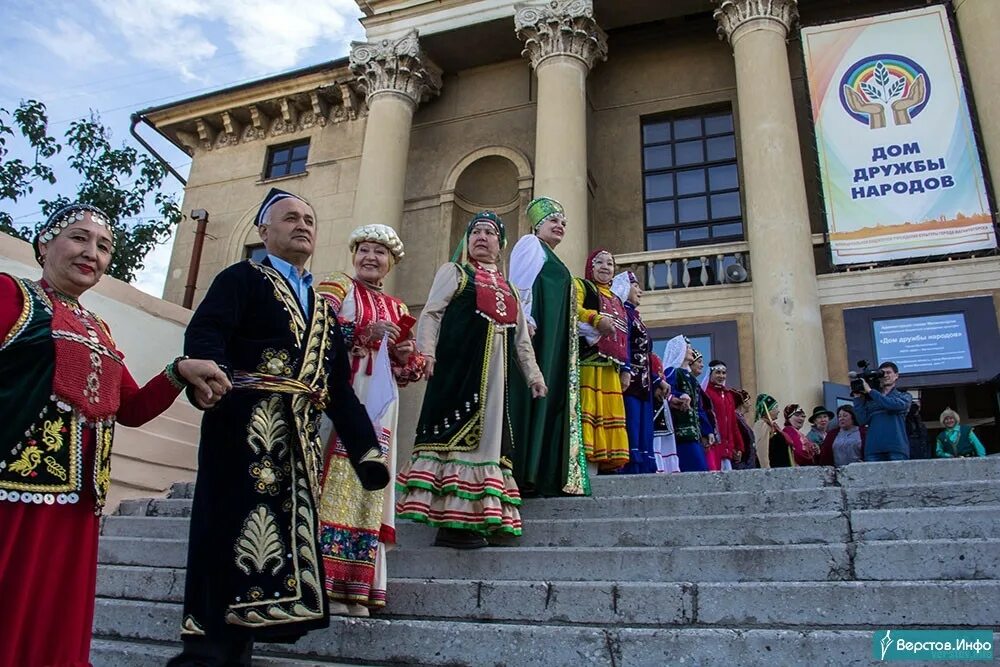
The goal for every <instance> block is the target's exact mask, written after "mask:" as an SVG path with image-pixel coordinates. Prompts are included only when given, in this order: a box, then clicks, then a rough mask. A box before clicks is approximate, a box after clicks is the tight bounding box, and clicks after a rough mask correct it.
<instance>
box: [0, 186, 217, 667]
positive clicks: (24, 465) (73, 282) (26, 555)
mask: <svg viewBox="0 0 1000 667" xmlns="http://www.w3.org/2000/svg"><path fill="white" fill-rule="evenodd" d="M113 239H114V237H113V235H112V231H111V227H110V223H109V221H108V216H107V215H105V214H104V213H103V212H101V211H100V210H99V209H97V208H95V207H93V206H89V205H85V204H71V205H70V206H67V207H64V208H62V209H60V210H58V211H56V212H55V213H53V214H52V216H50V217H49V219H48V221H47V222H46V224H45V226H44V227H43V228H42V230H41V231H40V233H39V236H38V237H36V239H35V256H36V259H37V260H38V262H39V263H40V264H41V265H42V279H41V280H39V281H33V280H26V279H22V278H14V277H12V276H9V275H6V274H0V373H2V374H3V377H4V382H3V385H2V386H0V406H3V407H2V413H0V414H2V416H0V526H2V527H3V531H2V534H0V600H2V604H3V606H4V610H5V612H4V614H3V621H2V622H0V667H41V666H44V667H83V666H85V665H89V664H90V662H89V654H90V637H91V626H92V625H93V618H94V589H95V585H96V580H97V532H98V524H99V521H98V519H99V516H100V513H101V508H102V507H103V505H104V500H105V497H106V494H107V490H108V485H109V484H110V481H111V466H110V459H111V443H112V438H113V434H114V425H115V423H116V422H120V423H122V424H125V425H126V426H140V425H142V424H144V423H146V422H147V421H149V420H151V419H153V418H154V417H156V416H157V415H158V414H160V413H161V412H163V411H164V410H166V409H167V408H168V407H169V406H170V404H171V403H173V401H174V399H175V398H176V397H177V395H178V393H180V391H181V389H182V388H183V387H184V386H185V385H186V384H187V383H191V384H192V385H193V386H194V387H195V390H196V392H197V393H196V397H197V399H198V401H199V402H201V403H202V404H203V405H205V406H208V405H211V404H213V403H214V402H215V401H217V400H218V399H219V398H221V396H222V394H224V393H225V392H226V391H227V390H228V388H229V380H228V379H227V378H226V376H225V373H223V371H222V370H221V369H220V368H219V367H218V366H216V365H215V363H214V362H211V361H200V360H194V359H177V360H175V361H174V362H173V363H171V364H170V365H169V366H168V367H167V368H166V370H165V371H164V372H163V373H161V374H159V375H157V376H156V377H154V378H153V379H152V380H150V381H149V382H148V383H147V384H146V386H144V387H142V388H141V389H140V388H139V387H138V385H137V384H136V382H135V380H133V379H132V376H131V375H130V374H129V372H128V369H127V368H126V367H125V365H124V363H123V355H122V354H121V352H120V351H119V350H118V349H117V347H116V346H115V343H114V340H113V339H112V338H111V332H110V331H109V329H108V327H107V325H106V324H105V323H104V321H103V320H101V318H100V317H98V316H97V315H95V314H94V313H91V312H90V311H88V310H87V309H86V308H84V307H83V306H81V305H80V303H79V301H77V299H78V298H79V297H80V295H81V294H83V293H84V292H86V291H87V290H88V289H90V288H91V287H93V286H94V285H96V284H97V282H98V281H99V280H100V278H101V276H102V275H103V273H104V271H105V269H107V267H108V264H109V262H110V261H111V254H112V251H113Z"/></svg>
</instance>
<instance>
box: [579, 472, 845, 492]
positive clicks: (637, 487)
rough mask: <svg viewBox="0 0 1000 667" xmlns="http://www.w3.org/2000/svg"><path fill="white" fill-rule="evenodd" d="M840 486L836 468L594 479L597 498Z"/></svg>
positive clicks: (603, 477)
mask: <svg viewBox="0 0 1000 667" xmlns="http://www.w3.org/2000/svg"><path fill="white" fill-rule="evenodd" d="M835 484H836V470H835V469H834V468H821V467H811V468H800V469H799V471H798V472H796V470H795V469H794V468H774V469H766V470H764V469H756V470H735V471H730V472H698V473H685V474H682V475H598V476H597V477H592V478H591V480H590V486H591V491H592V493H593V495H594V496H595V497H599V498H607V497H613V496H638V495H642V496H653V495H670V494H690V493H721V492H727V491H750V492H757V491H782V490H788V489H818V488H822V487H825V486H834V485H835Z"/></svg>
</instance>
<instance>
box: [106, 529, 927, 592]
mask: <svg viewBox="0 0 1000 667" xmlns="http://www.w3.org/2000/svg"><path fill="white" fill-rule="evenodd" d="M97 557H98V562H99V563H102V564H107V565H147V566H150V567H168V568H183V567H185V565H186V562H187V543H186V542H184V541H181V540H164V539H154V538H146V539H137V538H130V537H105V538H103V539H102V540H101V541H100V543H99V545H98V554H97ZM388 567H389V576H391V577H402V578H411V579H413V578H417V579H422V578H427V579H432V578H434V577H437V576H440V575H441V574H442V573H461V574H462V575H463V576H464V577H466V578H468V579H473V580H477V579H500V580H522V579H530V580H539V581H548V580H564V581H593V580H602V579H609V578H613V579H615V580H626V581H740V580H747V581H789V580H791V581H826V580H839V579H846V578H847V577H848V576H849V575H850V559H849V557H848V549H847V545H846V544H822V545H780V546H757V547H747V546H712V547H677V548H672V549H671V548H666V549H665V548H660V547H624V548H623V547H598V548H588V547H494V548H487V549H479V550H477V551H475V552H465V551H459V550H456V549H441V548H436V547H415V548H412V549H406V548H403V549H398V550H396V551H394V552H393V553H392V556H390V558H389V559H388ZM939 569H940V568H939ZM945 569H946V568H945ZM935 571H937V570H935ZM914 576H916V575H914ZM914 576H910V577H908V578H911V579H912V578H914ZM892 578H893V579H898V578H899V577H892ZM917 578H920V577H917ZM930 578H941V577H930Z"/></svg>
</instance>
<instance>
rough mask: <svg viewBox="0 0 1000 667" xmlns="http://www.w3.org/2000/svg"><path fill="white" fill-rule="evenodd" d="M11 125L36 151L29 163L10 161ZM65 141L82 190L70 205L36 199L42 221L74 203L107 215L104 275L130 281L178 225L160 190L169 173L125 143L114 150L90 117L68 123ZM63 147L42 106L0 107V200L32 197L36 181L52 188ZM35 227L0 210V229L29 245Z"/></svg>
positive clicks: (177, 213) (62, 199) (176, 211)
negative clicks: (110, 242)
mask: <svg viewBox="0 0 1000 667" xmlns="http://www.w3.org/2000/svg"><path fill="white" fill-rule="evenodd" d="M12 125H13V126H12ZM15 127H16V129H17V130H18V132H19V133H20V134H21V136H22V137H23V139H24V140H25V141H26V142H27V144H28V146H30V147H31V149H32V150H33V151H34V159H33V160H32V161H29V162H25V161H23V160H21V159H16V158H11V159H8V156H9V154H10V148H9V145H8V143H7V142H8V141H9V140H11V139H13V138H16V134H15ZM64 140H65V145H66V146H67V151H66V158H67V162H68V163H69V166H70V167H71V168H72V169H73V170H74V171H75V172H76V173H77V174H79V176H80V185H79V186H78V187H77V188H76V195H75V197H73V198H72V199H71V198H69V197H66V196H59V197H56V198H55V199H41V200H40V201H39V206H40V208H41V209H42V217H43V218H47V217H48V216H49V215H50V214H51V213H52V212H53V211H55V210H56V209H58V208H60V207H61V206H65V205H66V204H68V203H70V202H71V201H82V202H85V203H88V204H93V205H94V206H97V207H99V208H101V209H102V210H104V211H105V212H106V213H107V214H108V215H109V216H110V217H111V220H112V222H113V223H114V236H115V254H114V258H113V259H112V260H111V264H110V266H109V267H108V271H107V274H108V275H110V276H113V277H115V278H119V279H121V280H124V281H126V282H131V281H132V280H134V279H135V276H136V274H137V273H138V272H139V271H141V270H142V269H143V267H144V264H143V261H144V260H145V258H146V255H148V254H149V253H150V251H152V250H153V248H155V247H156V246H157V245H159V244H160V243H163V242H164V241H166V240H167V239H168V238H169V237H170V232H171V230H173V228H174V227H175V226H176V225H177V224H178V223H179V222H180V221H181V217H182V215H181V210H180V207H179V206H178V205H177V201H176V199H175V198H174V197H173V196H172V195H168V194H165V193H164V192H162V190H161V188H162V186H163V181H164V180H165V178H166V176H167V170H166V169H165V168H164V166H163V165H162V164H160V163H159V162H158V161H156V160H154V159H153V158H151V157H150V156H148V155H144V154H139V152H138V151H137V150H136V149H134V148H132V147H131V146H128V145H125V144H122V145H121V147H119V148H115V147H114V146H113V145H112V143H111V133H110V132H109V131H108V129H107V128H106V127H104V126H103V125H102V124H101V120H100V117H99V116H97V114H95V113H93V112H91V115H90V117H89V118H85V119H81V120H76V121H73V122H72V123H71V124H70V126H69V129H68V130H67V131H66V133H65V135H64ZM62 149H63V146H62V145H60V144H59V143H58V142H57V141H56V140H55V139H54V138H53V137H52V136H50V135H49V132H48V115H47V113H46V109H45V105H44V104H42V103H41V102H38V101H35V100H27V101H22V102H21V104H20V105H19V106H18V108H17V109H15V110H14V112H13V113H10V112H8V111H7V110H6V109H2V108H0V201H10V202H17V201H18V200H20V199H22V198H25V197H27V196H29V195H30V194H32V193H33V192H34V186H35V184H36V183H38V182H40V181H42V182H45V183H49V184H55V183H56V176H55V173H54V171H53V169H52V166H51V164H50V161H51V159H52V158H53V157H54V156H55V155H56V154H58V153H60V152H61V151H62ZM150 200H151V202H152V206H153V207H154V209H155V212H156V215H155V216H153V217H148V216H146V217H143V216H141V215H140V214H142V213H143V211H144V210H145V209H146V208H147V206H146V204H147V201H150ZM38 224H39V225H40V224H41V223H38ZM37 226H38V225H35V228H32V227H28V226H23V225H22V226H18V225H16V224H15V223H14V220H13V218H12V217H11V215H10V214H9V213H7V212H3V211H0V231H3V232H6V233H8V234H12V235H14V236H16V237H18V238H21V239H25V240H31V239H32V238H33V237H34V235H35V232H36V231H37Z"/></svg>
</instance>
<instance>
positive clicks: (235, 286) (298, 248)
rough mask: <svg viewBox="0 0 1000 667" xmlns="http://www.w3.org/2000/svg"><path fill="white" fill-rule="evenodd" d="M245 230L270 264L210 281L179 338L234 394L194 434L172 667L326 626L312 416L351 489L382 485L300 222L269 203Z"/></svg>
mask: <svg viewBox="0 0 1000 667" xmlns="http://www.w3.org/2000/svg"><path fill="white" fill-rule="evenodd" d="M257 224H258V229H259V231H260V236H261V238H262V240H263V241H264V245H265V248H266V250H267V253H268V257H267V258H266V259H264V260H263V261H262V262H260V263H256V262H252V261H249V260H248V261H245V262H240V263H239V264H235V265H233V266H230V267H229V268H227V269H225V270H224V271H222V273H220V274H219V275H218V277H216V279H215V281H214V282H213V283H212V286H211V287H210V288H209V290H208V293H207V294H206V295H205V299H204V301H202V303H201V305H200V306H199V307H198V309H197V311H196V312H195V314H194V316H193V317H192V318H191V323H190V325H189V326H188V329H187V333H186V335H185V346H184V347H185V354H188V355H190V356H193V357H198V358H202V359H211V360H213V361H215V362H216V363H218V364H219V365H220V366H223V367H225V368H227V369H228V370H229V372H230V373H231V374H232V377H233V382H234V391H233V392H231V393H230V394H229V395H228V396H226V397H225V398H224V399H223V400H221V401H220V402H219V403H218V405H217V406H216V407H215V408H213V409H211V410H209V411H207V412H206V413H205V416H204V419H203V421H202V428H201V444H200V447H199V452H198V481H197V485H196V489H195V496H194V506H193V510H192V516H191V538H190V544H189V548H188V567H187V580H186V585H185V595H184V616H183V621H182V632H181V634H182V637H183V639H184V652H183V653H182V654H181V655H179V656H177V657H175V658H174V659H173V660H171V661H170V663H169V665H171V667H181V666H194V665H199V666H202V665H249V664H250V655H251V652H252V648H253V642H254V641H268V642H293V641H295V640H297V639H298V638H299V637H301V636H302V635H304V634H305V633H306V632H307V631H309V630H312V629H316V628H321V627H325V626H326V625H327V601H326V597H325V595H324V592H323V564H322V560H321V558H320V551H319V546H318V543H317V538H316V536H317V528H316V526H317V519H316V510H317V505H318V502H317V497H318V494H319V492H320V476H321V474H322V469H323V446H322V442H321V439H320V435H319V423H320V417H321V414H322V413H323V412H325V413H326V414H327V415H328V416H329V417H330V419H331V420H332V421H333V424H334V427H335V428H336V430H337V433H338V434H339V435H340V437H341V439H342V441H343V442H344V443H345V445H346V446H347V449H348V453H349V456H350V458H351V462H352V464H353V465H354V468H355V471H356V473H357V474H358V477H359V479H360V480H361V483H362V485H363V486H364V487H365V488H367V489H378V488H383V487H384V486H385V485H386V484H387V483H388V482H389V474H388V470H387V468H386V466H385V464H384V459H383V458H382V456H381V454H380V451H379V447H378V442H377V440H376V437H375V432H374V429H373V428H372V424H371V422H370V421H369V418H368V416H367V414H366V412H365V408H364V406H363V405H362V404H361V402H360V401H359V400H358V398H357V396H355V394H354V390H353V389H352V388H351V384H350V369H349V366H348V359H347V353H346V351H345V348H344V343H343V339H342V337H341V333H340V329H339V328H338V326H337V320H336V317H335V316H334V314H333V313H332V312H331V311H330V310H329V307H328V305H327V302H326V300H324V299H322V298H318V297H317V296H316V293H315V292H314V291H313V289H312V284H311V281H312V276H311V275H310V274H309V273H308V272H307V271H306V270H305V268H304V267H305V263H306V261H307V260H308V259H309V257H310V256H311V255H312V252H313V249H314V247H315V221H314V214H313V211H312V208H311V207H310V206H309V205H308V204H307V203H306V202H305V201H304V200H302V199H300V198H298V197H297V196H295V195H291V194H289V193H285V192H281V191H278V190H272V191H271V193H269V195H268V198H267V199H265V201H264V203H263V204H262V205H261V208H260V211H259V212H258V214H257Z"/></svg>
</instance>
